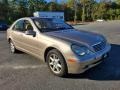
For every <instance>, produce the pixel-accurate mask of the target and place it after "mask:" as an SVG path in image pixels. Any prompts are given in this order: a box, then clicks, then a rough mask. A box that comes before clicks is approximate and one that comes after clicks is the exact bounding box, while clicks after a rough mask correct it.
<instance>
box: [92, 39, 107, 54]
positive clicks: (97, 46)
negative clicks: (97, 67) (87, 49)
mask: <svg viewBox="0 0 120 90" xmlns="http://www.w3.org/2000/svg"><path fill="white" fill-rule="evenodd" d="M105 46H106V42H105V41H102V42H99V43H98V44H95V45H93V49H94V51H95V52H98V51H100V50H102V49H104V48H105Z"/></svg>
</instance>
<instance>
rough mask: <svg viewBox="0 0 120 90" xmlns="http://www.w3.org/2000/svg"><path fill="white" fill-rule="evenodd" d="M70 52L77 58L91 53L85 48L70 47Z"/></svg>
mask: <svg viewBox="0 0 120 90" xmlns="http://www.w3.org/2000/svg"><path fill="white" fill-rule="evenodd" d="M72 50H73V52H74V53H76V54H77V55H79V56H85V55H87V54H90V53H91V51H90V50H89V49H88V48H87V47H85V46H78V45H72Z"/></svg>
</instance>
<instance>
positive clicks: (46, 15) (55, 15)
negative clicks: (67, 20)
mask: <svg viewBox="0 0 120 90" xmlns="http://www.w3.org/2000/svg"><path fill="white" fill-rule="evenodd" d="M33 15H34V17H40V18H54V19H58V20H62V21H64V12H34V14H33Z"/></svg>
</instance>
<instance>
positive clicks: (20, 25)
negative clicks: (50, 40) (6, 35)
mask: <svg viewBox="0 0 120 90" xmlns="http://www.w3.org/2000/svg"><path fill="white" fill-rule="evenodd" d="M13 30H16V31H25V26H24V20H20V21H18V22H17V23H16V24H15V26H14V27H13Z"/></svg>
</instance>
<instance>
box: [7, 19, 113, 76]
mask: <svg viewBox="0 0 120 90" xmlns="http://www.w3.org/2000/svg"><path fill="white" fill-rule="evenodd" d="M7 39H8V42H9V44H10V50H11V52H12V53H15V52H17V51H18V50H20V51H23V52H26V53H29V54H31V55H34V56H36V57H38V58H39V59H41V60H43V61H45V62H46V63H47V64H48V67H49V68H50V70H51V72H53V73H54V74H55V75H57V76H65V75H66V74H67V73H83V72H85V71H86V70H88V69H89V68H91V67H94V66H96V65H98V64H99V63H101V62H102V61H103V59H105V58H106V57H107V54H108V52H109V50H110V48H111V47H110V45H109V43H108V42H107V40H106V39H105V38H104V37H103V36H102V35H99V34H96V33H92V32H86V31H78V30H75V29H74V28H73V27H72V26H70V25H68V24H66V23H64V22H61V23H56V22H54V19H50V18H38V17H30V18H22V19H19V20H17V21H16V22H15V23H14V24H13V25H12V26H11V27H10V28H9V29H8V30H7Z"/></svg>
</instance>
